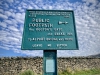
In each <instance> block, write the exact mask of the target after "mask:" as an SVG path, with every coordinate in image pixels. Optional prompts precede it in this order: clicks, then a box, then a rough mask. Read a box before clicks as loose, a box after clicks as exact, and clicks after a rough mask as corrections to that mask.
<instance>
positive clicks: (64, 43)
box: [21, 10, 78, 50]
mask: <svg viewBox="0 0 100 75" xmlns="http://www.w3.org/2000/svg"><path fill="white" fill-rule="evenodd" d="M21 49H22V50H70V49H71V50H73V49H78V42H77V35H76V28H75V20H74V12H73V11H72V10H27V11H26V14H25V23H24V31H23V38H22V46H21Z"/></svg>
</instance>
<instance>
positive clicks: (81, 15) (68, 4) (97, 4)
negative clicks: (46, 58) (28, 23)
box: [0, 0, 100, 57]
mask: <svg viewBox="0 0 100 75" xmlns="http://www.w3.org/2000/svg"><path fill="white" fill-rule="evenodd" d="M26 9H41V10H44V9H45V10H46V9H48V10H49V9H50V10H74V13H75V22H76V29H77V35H78V43H79V50H59V51H57V55H58V57H69V56H88V55H95V54H99V53H100V0H0V57H2V56H43V50H40V51H36V50H33V51H22V50H21V41H22V34H23V26H24V19H25V11H26Z"/></svg>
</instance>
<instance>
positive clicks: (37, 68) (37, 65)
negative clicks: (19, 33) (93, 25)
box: [0, 57, 100, 75]
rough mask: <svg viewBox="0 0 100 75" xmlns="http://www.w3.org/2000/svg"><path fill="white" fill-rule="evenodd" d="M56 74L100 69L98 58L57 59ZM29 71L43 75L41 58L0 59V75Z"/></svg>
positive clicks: (14, 74) (99, 59) (13, 74)
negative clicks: (65, 71) (66, 71)
mask: <svg viewBox="0 0 100 75" xmlns="http://www.w3.org/2000/svg"><path fill="white" fill-rule="evenodd" d="M57 61H58V62H57V63H58V72H59V71H64V70H68V71H70V72H74V71H79V70H88V69H95V68H98V69H100V58H58V59H57ZM28 69H31V70H32V71H34V72H35V73H36V74H41V75H42V74H43V58H42V57H34V58H32V57H11V58H7V57H3V58H0V75H18V74H19V73H20V72H23V71H25V70H28Z"/></svg>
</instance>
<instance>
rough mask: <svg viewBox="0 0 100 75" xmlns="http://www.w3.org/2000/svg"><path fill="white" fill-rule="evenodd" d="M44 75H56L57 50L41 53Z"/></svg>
mask: <svg viewBox="0 0 100 75" xmlns="http://www.w3.org/2000/svg"><path fill="white" fill-rule="evenodd" d="M43 72H44V75H57V50H44V51H43Z"/></svg>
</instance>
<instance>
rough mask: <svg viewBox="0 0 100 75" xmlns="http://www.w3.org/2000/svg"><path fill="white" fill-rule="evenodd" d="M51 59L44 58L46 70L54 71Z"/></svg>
mask: <svg viewBox="0 0 100 75" xmlns="http://www.w3.org/2000/svg"><path fill="white" fill-rule="evenodd" d="M54 63H55V62H54V60H53V59H46V72H55V65H54Z"/></svg>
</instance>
